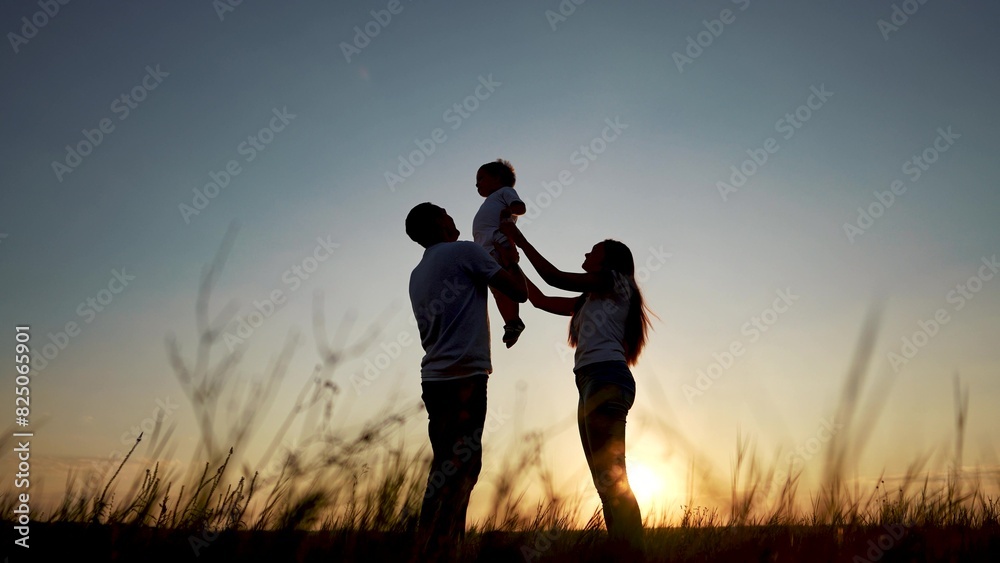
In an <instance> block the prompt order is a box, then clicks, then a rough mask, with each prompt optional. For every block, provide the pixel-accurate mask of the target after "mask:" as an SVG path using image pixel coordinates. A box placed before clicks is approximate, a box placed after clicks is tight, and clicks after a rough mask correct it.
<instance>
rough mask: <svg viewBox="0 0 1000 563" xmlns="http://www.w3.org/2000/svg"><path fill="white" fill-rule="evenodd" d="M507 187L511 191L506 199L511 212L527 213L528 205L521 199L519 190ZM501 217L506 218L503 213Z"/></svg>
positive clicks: (513, 213) (515, 213)
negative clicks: (518, 193)
mask: <svg viewBox="0 0 1000 563" xmlns="http://www.w3.org/2000/svg"><path fill="white" fill-rule="evenodd" d="M507 189H509V190H510V193H508V194H507V196H508V198H507V200H506V202H507V209H508V210H510V214H511V215H524V214H525V213H527V212H528V208H527V206H526V205H524V202H523V201H521V196H519V195H517V192H515V191H514V188H507ZM500 218H501V219H502V218H504V214H503V213H501V214H500Z"/></svg>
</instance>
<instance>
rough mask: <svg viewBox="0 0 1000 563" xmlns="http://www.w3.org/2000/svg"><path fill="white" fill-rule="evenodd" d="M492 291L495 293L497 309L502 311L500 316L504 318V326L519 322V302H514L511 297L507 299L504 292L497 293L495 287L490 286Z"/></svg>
mask: <svg viewBox="0 0 1000 563" xmlns="http://www.w3.org/2000/svg"><path fill="white" fill-rule="evenodd" d="M490 291H492V292H493V298H494V299H496V302H497V309H500V316H501V317H503V324H504V325H508V324H510V322H511V321H516V320H519V319H518V302H517V301H514V300H513V299H511V298H510V297H507V296H506V295H504V294H503V292H500V291H497V290H496V288H494V287H493V286H490Z"/></svg>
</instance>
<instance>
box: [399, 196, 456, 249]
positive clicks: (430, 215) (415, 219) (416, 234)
mask: <svg viewBox="0 0 1000 563" xmlns="http://www.w3.org/2000/svg"><path fill="white" fill-rule="evenodd" d="M406 234H407V235H409V237H410V238H411V239H413V241H414V242H416V243H417V244H419V245H420V246H422V247H424V248H427V247H429V246H431V245H434V244H437V243H439V242H455V241H456V240H458V235H459V232H458V229H457V228H455V220H454V219H452V218H451V216H449V215H448V213H447V212H446V211H445V210H444V209H443V208H441V207H438V206H436V205H434V204H433V203H430V202H424V203H421V204H419V205H417V206H416V207H414V208H413V209H411V210H410V213H409V214H408V215H407V216H406Z"/></svg>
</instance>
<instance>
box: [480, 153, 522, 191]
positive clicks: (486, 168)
mask: <svg viewBox="0 0 1000 563" xmlns="http://www.w3.org/2000/svg"><path fill="white" fill-rule="evenodd" d="M516 181H517V176H516V175H515V174H514V166H513V165H511V163H510V162H509V161H506V160H504V159H502V158H498V159H496V160H495V161H493V162H487V163H486V164H484V165H482V166H480V167H479V171H478V172H476V189H477V190H478V191H479V195H481V196H483V197H487V196H488V195H490V194H491V193H493V192H495V191H497V190H499V189H500V188H503V187H511V188H513V187H514V182H516Z"/></svg>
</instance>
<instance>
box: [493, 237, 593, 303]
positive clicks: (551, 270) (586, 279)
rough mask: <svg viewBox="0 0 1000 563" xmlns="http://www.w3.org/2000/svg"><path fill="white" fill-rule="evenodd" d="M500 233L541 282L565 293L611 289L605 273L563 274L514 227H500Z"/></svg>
mask: <svg viewBox="0 0 1000 563" xmlns="http://www.w3.org/2000/svg"><path fill="white" fill-rule="evenodd" d="M500 229H501V232H502V233H503V234H504V236H506V237H507V239H508V240H511V241H514V243H515V244H517V246H518V248H520V249H521V251H522V252H524V255H525V256H527V257H528V261H529V262H531V265H532V266H534V267H535V271H536V272H538V275H539V276H541V277H542V280H543V281H544V282H545V283H547V284H549V285H551V286H552V287H556V288H559V289H564V290H566V291H578V292H581V293H584V292H588V291H607V290H608V289H610V288H611V276H610V274H608V273H607V272H603V273H598V272H593V273H591V272H588V273H583V274H574V273H570V272H564V271H562V270H560V269H559V268H556V267H555V266H553V265H552V263H551V262H549V261H548V260H546V259H545V257H544V256H542V255H541V253H539V252H538V251H537V250H535V247H534V246H532V245H531V243H530V242H528V239H527V238H525V236H524V234H523V233H522V232H521V230H520V229H518V228H517V226H516V225H513V224H509V225H506V226H505V225H503V224H501V225H500Z"/></svg>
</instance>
